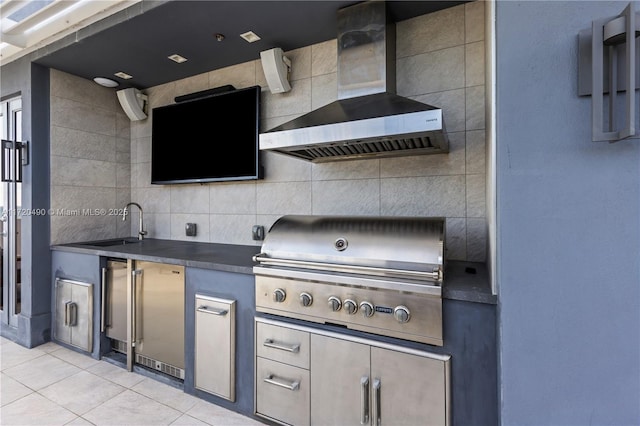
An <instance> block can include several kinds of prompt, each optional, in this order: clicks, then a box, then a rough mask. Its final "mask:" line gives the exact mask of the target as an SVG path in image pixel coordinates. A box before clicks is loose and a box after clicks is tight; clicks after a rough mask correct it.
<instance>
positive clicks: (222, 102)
mask: <svg viewBox="0 0 640 426" xmlns="http://www.w3.org/2000/svg"><path fill="white" fill-rule="evenodd" d="M151 117H152V126H151V129H152V133H151V183H152V184H160V185H163V184H176V183H205V182H219V181H235V180H256V179H260V178H261V177H262V173H261V164H260V155H259V153H260V152H259V146H258V144H259V143H258V138H259V136H258V134H259V119H260V86H253V87H248V88H244V89H237V90H231V91H227V92H223V93H218V94H215V95H210V96H205V97H201V98H196V99H191V100H185V101H182V102H178V103H175V104H171V105H165V106H161V107H157V108H154V109H153V111H152V115H151Z"/></svg>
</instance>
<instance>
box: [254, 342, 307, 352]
mask: <svg viewBox="0 0 640 426" xmlns="http://www.w3.org/2000/svg"><path fill="white" fill-rule="evenodd" d="M263 345H264V346H266V347H268V348H272V349H279V350H281V351H287V352H293V353H294V354H297V353H298V352H300V345H299V344H293V345H283V344H279V343H274V341H273V339H267V340H265V341H264V343H263Z"/></svg>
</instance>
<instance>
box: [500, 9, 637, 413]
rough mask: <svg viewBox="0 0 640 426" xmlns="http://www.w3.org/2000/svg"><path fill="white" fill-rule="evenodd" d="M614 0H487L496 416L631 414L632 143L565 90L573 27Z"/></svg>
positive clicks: (573, 87)
mask: <svg viewBox="0 0 640 426" xmlns="http://www.w3.org/2000/svg"><path fill="white" fill-rule="evenodd" d="M627 4H628V3H627V2H618V1H608V2H575V1H574V2H560V1H553V2H516V1H500V2H498V3H497V6H496V13H497V20H496V31H497V34H496V40H497V69H496V71H497V116H496V119H497V201H498V205H497V216H498V224H499V227H498V247H497V249H498V262H497V279H498V283H499V291H500V292H499V294H500V313H499V324H500V326H499V327H500V339H501V346H500V363H501V365H500V372H501V417H502V418H501V421H502V424H504V425H542V424H544V425H586V424H599V425H602V424H616V425H629V424H636V425H637V424H639V423H640V404H639V403H638V401H640V332H639V330H640V303H639V301H640V263H639V262H640V260H639V259H640V141H639V140H638V139H635V140H628V141H622V142H618V143H616V144H608V143H594V142H591V134H590V132H591V118H590V117H591V115H590V114H591V110H590V108H591V103H590V102H591V99H590V98H581V97H578V96H577V81H578V67H577V59H578V54H577V46H578V40H577V35H578V32H579V31H580V30H582V29H584V28H587V27H589V26H590V25H591V22H592V20H594V19H598V18H601V17H612V16H616V15H618V14H619V13H620V12H621V11H622V10H623V9H624V7H626V5H627Z"/></svg>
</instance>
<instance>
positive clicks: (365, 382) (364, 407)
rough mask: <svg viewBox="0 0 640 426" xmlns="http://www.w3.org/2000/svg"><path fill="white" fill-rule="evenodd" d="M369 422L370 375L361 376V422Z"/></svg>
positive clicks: (362, 423)
mask: <svg viewBox="0 0 640 426" xmlns="http://www.w3.org/2000/svg"><path fill="white" fill-rule="evenodd" d="M367 423H369V377H367V376H362V378H360V424H361V425H366V424H367Z"/></svg>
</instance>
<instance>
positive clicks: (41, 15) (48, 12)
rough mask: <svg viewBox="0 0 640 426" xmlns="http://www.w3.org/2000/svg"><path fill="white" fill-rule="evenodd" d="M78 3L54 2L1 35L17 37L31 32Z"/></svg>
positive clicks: (59, 0)
mask: <svg viewBox="0 0 640 426" xmlns="http://www.w3.org/2000/svg"><path fill="white" fill-rule="evenodd" d="M77 3H78V0H56V1H54V2H53V3H51V4H49V5H47V6H45V7H43V8H42V9H40V10H38V11H37V12H35V13H33V14H32V15H29V16H28V17H27V18H25V19H23V20H22V21H20V22H18V23H17V24H16V25H14V26H13V27H11V28H8V29H3V30H2V33H3V35H4V34H6V35H18V34H26V33H27V32H28V31H29V30H32V29H33V28H34V27H35V26H37V25H39V24H41V23H43V22H44V21H46V20H47V19H49V18H52V17H54V16H56V15H57V14H59V13H61V12H64V11H65V10H66V9H69V8H71V7H73V6H75V5H76V4H77Z"/></svg>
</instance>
